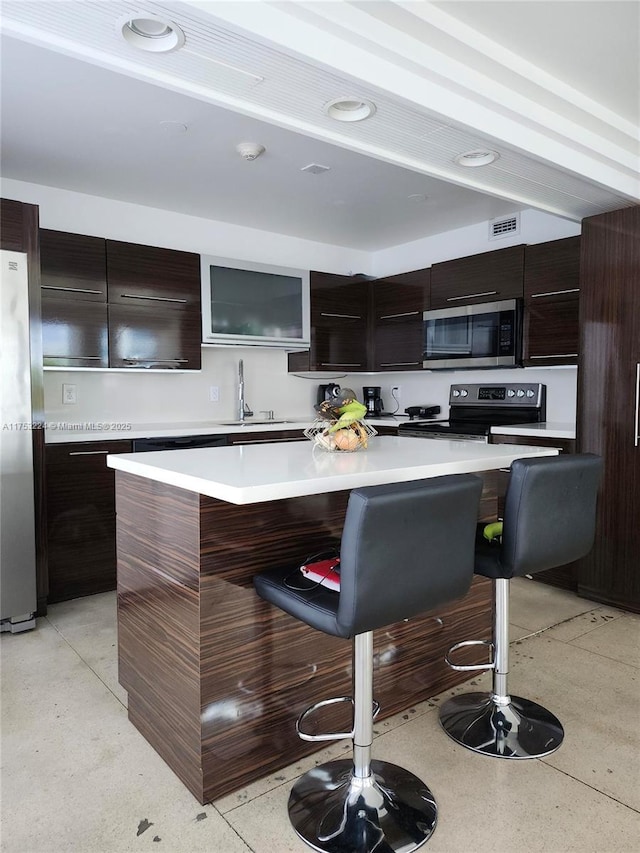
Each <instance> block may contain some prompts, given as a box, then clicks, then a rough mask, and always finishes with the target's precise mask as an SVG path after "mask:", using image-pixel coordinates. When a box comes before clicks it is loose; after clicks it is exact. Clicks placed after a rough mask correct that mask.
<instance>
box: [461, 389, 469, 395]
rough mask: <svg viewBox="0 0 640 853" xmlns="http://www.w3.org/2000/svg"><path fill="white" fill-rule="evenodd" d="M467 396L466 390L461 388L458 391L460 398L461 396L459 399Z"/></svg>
mask: <svg viewBox="0 0 640 853" xmlns="http://www.w3.org/2000/svg"><path fill="white" fill-rule="evenodd" d="M468 395H469V392H468V391H467V389H466V388H463V389H462V390H461V391H460V396H461V397H467V396H468Z"/></svg>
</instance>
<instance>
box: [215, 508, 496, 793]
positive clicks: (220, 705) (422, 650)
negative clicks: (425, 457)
mask: <svg viewBox="0 0 640 853" xmlns="http://www.w3.org/2000/svg"><path fill="white" fill-rule="evenodd" d="M348 497H349V492H333V493H330V494H325V495H313V496H309V497H304V498H292V499H287V500H279V501H273V502H270V503H261V504H253V505H245V506H235V505H233V504H228V503H225V502H223V501H217V500H215V499H213V498H207V497H202V498H201V525H200V530H201V549H202V562H201V633H202V697H201V698H202V720H203V731H202V734H203V777H204V795H205V800H210V799H215V798H217V797H220V796H222V795H223V794H225V793H228V792H230V791H233V790H235V789H237V788H239V787H241V786H242V785H244V784H247V783H248V782H250V781H253V780H255V779H256V778H259V777H261V776H263V775H266V774H267V773H270V772H272V771H274V770H277V769H280V768H282V767H284V766H286V765H287V764H290V763H291V762H293V761H295V760H297V759H298V758H300V757H302V756H304V755H307V754H309V753H311V752H313V751H315V750H317V749H318V748H320V747H319V746H318V745H317V744H309V743H307V742H304V741H301V740H299V739H298V737H297V735H296V733H295V720H296V718H297V716H298V715H299V714H300V713H301V712H302V711H303V710H304V709H305V708H306V707H307V706H308V705H310V704H312V703H313V702H316V701H319V700H321V699H326V698H328V697H331V696H341V695H349V694H350V693H351V643H350V641H345V640H340V639H336V638H334V637H329V636H326V635H324V634H322V633H320V632H318V631H315V630H313V629H311V628H308V627H307V626H306V625H304V624H302V623H300V622H299V621H297V620H295V619H293V618H291V617H290V616H288V615H287V614H286V613H283V612H282V611H280V610H279V609H277V608H274V607H272V606H271V605H270V604H267V603H266V602H264V601H262V600H261V599H259V598H258V596H256V595H255V593H254V591H253V583H252V579H253V575H254V574H255V573H256V572H259V571H263V570H265V569H267V568H270V567H273V566H281V565H287V564H288V565H291V567H292V572H293V571H294V570H295V567H296V566H297V565H299V564H300V563H301V562H302V561H303V560H304V559H305V557H307V556H308V555H309V554H312V553H314V552H315V551H317V550H321V549H322V548H324V547H326V546H327V545H329V544H331V543H332V542H336V541H337V540H339V538H340V535H341V533H342V525H343V522H344V514H345V510H346V505H347V501H348ZM429 568H433V569H434V570H438V567H437V566H433V567H430V566H429V563H428V555H425V570H427V571H428V570H429ZM393 574H394V567H393V566H391V567H390V582H391V583H392V582H393ZM381 594H384V590H381ZM491 596H492V592H491V584H490V582H488V581H485V580H484V579H480V578H478V579H477V580H476V581H474V585H473V587H472V590H471V591H470V593H469V595H468V596H467V597H466V598H465V599H463V600H461V601H458V602H454V603H453V604H451V605H449V606H447V607H445V608H441V609H440V610H438V611H432V612H430V613H426V614H423V615H421V616H419V617H416V618H415V619H411V620H410V621H408V622H401V623H398V624H395V625H391V626H389V627H387V628H385V629H381V630H380V631H376V632H375V635H374V655H375V658H374V660H375V674H374V689H375V694H376V698H377V699H378V700H379V701H380V702H381V704H382V711H381V714H380V718H381V719H382V718H384V717H387V716H390V715H392V714H394V713H396V712H397V711H400V710H404V709H406V708H409V707H410V706H411V705H412V704H415V703H416V702H419V701H421V700H423V699H427V698H429V697H430V696H433V695H434V694H435V693H437V692H440V691H441V690H444V689H446V688H448V687H450V686H453V685H455V684H458V683H460V682H461V681H463V680H465V675H464V674H460V673H457V672H455V671H453V670H451V669H450V668H449V667H447V666H446V665H445V664H444V653H445V651H446V650H447V649H448V648H449V647H450V646H451V645H452V644H453V643H454V642H457V641H459V640H460V639H484V638H486V637H487V636H489V634H490V628H491V604H492V597H491ZM481 655H482V652H481V651H475V650H470V651H469V652H468V656H467V658H466V659H465V662H468V663H471V662H474V663H476V662H479V661H480V660H481ZM347 708H348V706H338V710H341V711H342V712H344V711H345V710H346V709H347ZM350 725H351V723H350V720H348V719H345V718H344V714H343V715H342V717H341V718H338V717H333V718H327V717H325V718H324V720H323V726H324V728H325V730H345V728H346V729H348V728H350Z"/></svg>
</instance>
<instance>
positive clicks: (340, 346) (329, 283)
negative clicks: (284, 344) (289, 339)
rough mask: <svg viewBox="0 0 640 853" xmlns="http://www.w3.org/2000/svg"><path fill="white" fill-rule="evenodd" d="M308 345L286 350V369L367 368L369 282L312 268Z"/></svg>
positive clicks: (346, 369) (368, 350) (341, 369)
mask: <svg viewBox="0 0 640 853" xmlns="http://www.w3.org/2000/svg"><path fill="white" fill-rule="evenodd" d="M310 285H311V347H310V349H309V350H305V351H304V352H299V353H290V354H289V370H290V371H291V372H294V373H295V372H296V371H307V370H317V371H329V372H330V371H338V372H341V373H358V372H360V371H363V370H369V369H370V360H369V353H370V349H371V347H370V324H369V316H370V305H369V303H370V283H369V282H368V281H362V280H361V279H358V278H357V277H351V276H342V275H332V274H330V273H319V272H312V273H311V276H310Z"/></svg>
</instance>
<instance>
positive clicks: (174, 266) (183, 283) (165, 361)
mask: <svg viewBox="0 0 640 853" xmlns="http://www.w3.org/2000/svg"><path fill="white" fill-rule="evenodd" d="M40 239H41V245H42V295H43V298H42V305H43V317H42V319H43V338H44V364H45V365H46V366H48V367H94V368H96V367H120V368H123V367H124V368H132V369H135V368H155V369H181V370H199V369H200V367H201V357H200V341H201V328H200V322H201V320H200V258H199V256H198V255H194V254H193V253H191V252H180V251H175V250H173V249H162V248H157V247H154V246H140V245H137V244H133V243H120V242H118V241H116V240H104V239H102V238H100V237H87V236H85V235H82V234H68V233H66V232H62V231H49V230H46V229H42V230H41V232H40Z"/></svg>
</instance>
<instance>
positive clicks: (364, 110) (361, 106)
mask: <svg viewBox="0 0 640 853" xmlns="http://www.w3.org/2000/svg"><path fill="white" fill-rule="evenodd" d="M323 110H324V111H325V113H326V114H327V115H328V116H329V118H333V119H335V120H336V121H363V120H364V119H365V118H369V117H370V116H372V115H373V114H374V113H375V111H376V105H375V104H374V103H372V102H371V101H362V100H360V98H334V99H333V100H332V101H328V103H326V104H325V105H324V107H323Z"/></svg>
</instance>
